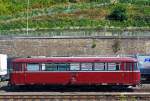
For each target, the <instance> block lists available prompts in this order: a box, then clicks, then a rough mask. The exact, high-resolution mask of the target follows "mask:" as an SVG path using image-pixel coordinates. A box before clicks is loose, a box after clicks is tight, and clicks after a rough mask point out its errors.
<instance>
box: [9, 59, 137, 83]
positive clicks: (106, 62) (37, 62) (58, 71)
mask: <svg viewBox="0 0 150 101" xmlns="http://www.w3.org/2000/svg"><path fill="white" fill-rule="evenodd" d="M139 83H140V71H139V69H138V66H137V60H136V59H134V58H129V57H49V58H48V57H47V58H17V59H14V60H13V70H12V72H11V73H10V84H11V85H14V86H15V85H122V86H135V85H138V84H139Z"/></svg>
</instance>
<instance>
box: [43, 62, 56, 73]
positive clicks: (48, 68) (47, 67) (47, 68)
mask: <svg viewBox="0 0 150 101" xmlns="http://www.w3.org/2000/svg"><path fill="white" fill-rule="evenodd" d="M44 69H45V71H57V64H55V63H45V64H44V65H43V64H42V70H44Z"/></svg>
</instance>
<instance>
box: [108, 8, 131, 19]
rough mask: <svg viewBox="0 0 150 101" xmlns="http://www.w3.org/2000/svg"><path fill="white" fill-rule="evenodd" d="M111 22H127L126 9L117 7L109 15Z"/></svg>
mask: <svg viewBox="0 0 150 101" xmlns="http://www.w3.org/2000/svg"><path fill="white" fill-rule="evenodd" d="M108 19H109V20H116V21H124V20H127V19H128V17H127V13H126V8H124V7H122V6H116V7H115V8H114V9H113V11H112V12H111V13H110V15H108Z"/></svg>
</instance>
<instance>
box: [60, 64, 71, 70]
mask: <svg viewBox="0 0 150 101" xmlns="http://www.w3.org/2000/svg"><path fill="white" fill-rule="evenodd" d="M57 66H58V71H69V68H70V67H69V64H68V63H59V64H57Z"/></svg>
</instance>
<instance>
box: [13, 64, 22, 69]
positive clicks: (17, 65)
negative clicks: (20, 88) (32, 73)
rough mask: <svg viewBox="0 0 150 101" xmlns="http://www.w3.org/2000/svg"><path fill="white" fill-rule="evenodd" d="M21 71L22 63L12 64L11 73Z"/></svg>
mask: <svg viewBox="0 0 150 101" xmlns="http://www.w3.org/2000/svg"><path fill="white" fill-rule="evenodd" d="M22 70H23V66H22V63H14V64H13V71H22Z"/></svg>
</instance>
